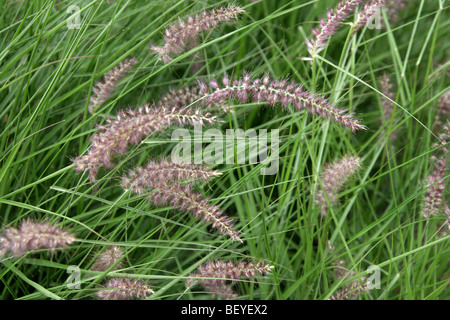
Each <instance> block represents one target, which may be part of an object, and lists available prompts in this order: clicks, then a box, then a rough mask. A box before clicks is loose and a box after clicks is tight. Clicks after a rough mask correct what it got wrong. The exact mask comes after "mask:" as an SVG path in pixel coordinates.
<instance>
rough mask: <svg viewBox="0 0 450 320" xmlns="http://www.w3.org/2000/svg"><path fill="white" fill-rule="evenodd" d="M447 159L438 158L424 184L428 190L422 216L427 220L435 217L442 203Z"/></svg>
mask: <svg viewBox="0 0 450 320" xmlns="http://www.w3.org/2000/svg"><path fill="white" fill-rule="evenodd" d="M446 162H447V159H446V157H445V156H444V157H442V158H440V159H439V160H438V161H437V163H436V165H435V167H434V169H433V172H432V173H431V174H430V175H429V176H428V177H427V181H426V184H427V186H428V189H427V190H426V192H425V199H424V206H423V210H422V216H423V217H424V218H425V219H429V218H431V217H433V216H434V215H436V214H437V213H438V212H439V209H440V208H441V206H442V204H443V201H444V191H445V184H446V183H445V176H446V173H447V163H446Z"/></svg>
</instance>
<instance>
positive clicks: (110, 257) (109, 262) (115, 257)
mask: <svg viewBox="0 0 450 320" xmlns="http://www.w3.org/2000/svg"><path fill="white" fill-rule="evenodd" d="M122 256H123V252H122V249H121V248H120V247H118V246H112V247H111V248H109V249H108V250H106V251H104V252H102V253H100V254H99V256H98V257H97V259H96V260H95V262H94V264H93V265H92V267H91V270H93V271H106V270H108V269H109V268H110V267H112V266H113V265H114V264H115V263H116V262H117V261H119V260H120V259H121V258H122ZM122 267H123V260H121V261H120V262H119V263H117V264H116V265H115V266H114V268H113V269H112V270H118V269H121V268H122Z"/></svg>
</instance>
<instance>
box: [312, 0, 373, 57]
mask: <svg viewBox="0 0 450 320" xmlns="http://www.w3.org/2000/svg"><path fill="white" fill-rule="evenodd" d="M363 2H364V1H363V0H345V1H344V0H343V1H341V2H339V3H338V6H337V8H336V10H333V9H329V10H328V13H327V20H325V19H323V18H322V19H321V20H320V28H317V29H313V30H312V33H313V34H314V38H313V39H311V40H310V41H307V43H306V45H307V47H308V52H309V54H310V55H311V58H312V59H314V58H315V57H316V56H317V54H318V53H319V52H321V51H322V50H324V49H325V48H326V46H327V45H328V39H330V38H331V36H333V35H334V34H336V33H337V30H338V28H339V27H340V26H341V22H343V21H344V20H346V19H347V18H348V17H350V16H351V15H352V14H353V12H354V11H355V9H356V7H357V6H358V5H359V4H360V3H363Z"/></svg>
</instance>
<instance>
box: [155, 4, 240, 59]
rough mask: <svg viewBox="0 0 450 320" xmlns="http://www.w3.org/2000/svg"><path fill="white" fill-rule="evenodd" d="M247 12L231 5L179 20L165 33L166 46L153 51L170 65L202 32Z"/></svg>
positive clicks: (157, 47)
mask: <svg viewBox="0 0 450 320" xmlns="http://www.w3.org/2000/svg"><path fill="white" fill-rule="evenodd" d="M244 12H245V10H244V9H242V8H240V7H238V6H234V5H231V6H229V7H226V8H225V7H223V8H219V9H213V10H211V11H203V12H202V13H200V14H196V15H194V16H189V17H187V18H186V19H185V20H181V19H180V20H179V21H178V22H177V23H175V24H173V25H171V26H170V27H169V28H167V29H166V30H165V32H164V45H163V46H161V47H159V46H155V45H153V46H152V50H153V51H154V52H156V54H158V55H159V56H160V57H161V59H162V60H163V61H164V62H165V63H168V62H170V61H172V57H171V55H174V54H179V53H181V52H183V51H185V50H186V48H187V46H188V42H189V41H195V40H196V39H197V38H198V37H199V35H200V34H201V33H202V32H207V31H210V30H212V29H214V28H216V27H217V26H218V25H219V24H220V23H224V22H230V21H234V20H236V19H237V18H238V16H239V15H240V14H242V13H244Z"/></svg>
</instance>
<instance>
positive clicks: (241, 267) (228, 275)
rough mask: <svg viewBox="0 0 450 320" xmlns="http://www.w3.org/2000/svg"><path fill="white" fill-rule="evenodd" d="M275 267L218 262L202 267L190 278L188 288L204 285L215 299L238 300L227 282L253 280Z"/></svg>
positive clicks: (260, 263) (243, 262)
mask: <svg viewBox="0 0 450 320" xmlns="http://www.w3.org/2000/svg"><path fill="white" fill-rule="evenodd" d="M273 268H274V267H273V266H271V265H268V264H264V263H263V262H257V263H253V262H245V261H240V262H238V263H234V262H233V261H228V262H224V261H222V260H216V261H211V262H208V263H206V264H204V265H202V266H200V267H199V268H198V270H197V272H196V273H193V274H191V275H190V276H189V278H190V279H189V280H188V281H187V287H188V288H191V287H192V286H193V285H194V284H195V283H198V284H200V285H202V286H203V287H204V288H205V289H206V290H207V291H208V292H209V293H210V294H211V295H212V296H213V297H215V296H218V297H221V298H223V299H232V298H236V297H237V294H236V293H235V292H234V291H233V289H232V287H231V286H229V285H227V283H226V281H231V282H233V281H235V280H238V279H241V278H245V279H252V278H255V277H257V276H263V275H266V274H267V273H269V272H270V271H271V270H272V269H273Z"/></svg>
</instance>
